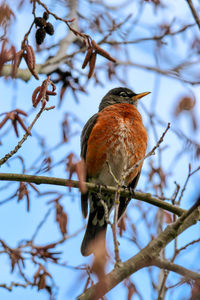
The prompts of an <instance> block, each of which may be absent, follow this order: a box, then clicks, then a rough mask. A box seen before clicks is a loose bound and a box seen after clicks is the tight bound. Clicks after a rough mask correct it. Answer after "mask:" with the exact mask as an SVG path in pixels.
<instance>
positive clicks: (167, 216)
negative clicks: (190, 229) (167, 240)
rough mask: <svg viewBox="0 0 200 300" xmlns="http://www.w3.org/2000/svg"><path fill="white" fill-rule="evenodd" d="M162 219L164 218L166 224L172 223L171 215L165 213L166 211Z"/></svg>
mask: <svg viewBox="0 0 200 300" xmlns="http://www.w3.org/2000/svg"><path fill="white" fill-rule="evenodd" d="M164 217H165V222H166V223H167V224H170V223H172V222H173V217H172V214H171V213H169V212H167V211H164Z"/></svg>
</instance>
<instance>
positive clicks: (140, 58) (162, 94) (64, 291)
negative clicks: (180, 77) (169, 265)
mask: <svg viewBox="0 0 200 300" xmlns="http://www.w3.org/2000/svg"><path fill="white" fill-rule="evenodd" d="M107 2H108V4H111V3H112V5H113V3H114V1H112V2H111V1H107ZM116 2H117V1H116ZM118 2H120V1H118ZM163 2H165V1H163ZM168 2H170V10H169V9H168V10H166V12H165V13H164V15H162V16H159V14H154V12H153V11H152V7H151V6H150V5H149V6H147V8H146V11H145V12H144V13H143V21H144V24H145V23H146V27H148V24H153V23H154V21H155V23H156V22H157V21H158V20H159V18H160V21H163V19H165V20H166V21H170V20H171V19H172V18H173V17H174V14H175V15H176V17H177V18H179V19H182V20H183V21H184V20H185V19H187V20H191V23H192V22H193V19H192V16H191V13H190V11H189V9H188V7H187V5H186V3H185V2H186V1H182V0H177V1H172V0H171V1H168ZM51 7H53V9H55V11H56V12H57V13H58V12H60V13H61V10H62V7H61V5H60V4H57V5H55V6H54V4H53V2H52V3H51V5H50V7H49V8H51ZM28 9H29V11H28ZM88 9H89V6H88V5H87V3H86V1H82V2H81V8H80V10H81V11H84V13H85V14H86V13H87V10H88ZM25 11H26V13H24V10H22V11H20V12H19V13H17V23H16V24H17V25H15V26H14V27H12V40H13V42H14V44H15V45H16V47H17V48H19V47H20V41H21V40H22V38H23V35H24V32H25V31H26V30H25V31H24V27H26V26H27V27H28V26H29V25H30V24H31V22H32V19H31V9H30V6H29V5H27V9H26V7H25ZM42 11H43V10H42ZM127 11H128V13H131V14H134V11H135V4H134V3H132V4H131V5H129V6H128V7H127ZM127 11H126V10H124V11H123V14H125V13H127ZM39 12H40V10H38V15H40V13H39ZM51 21H52V23H53V24H55V30H56V34H55V37H54V38H55V40H56V39H60V34H63V35H65V32H64V30H66V29H64V27H63V25H59V24H58V22H57V23H56V22H54V20H53V18H51ZM188 23H189V21H188ZM151 26H152V25H151ZM194 30H195V29H194ZM153 31H155V32H156V28H152V34H153V33H154V32H153ZM146 34H147V30H146V28H145V26H144V28H136V29H134V32H133V36H134V38H138V37H142V36H145V35H146ZM94 39H95V40H96V41H98V35H97V36H95V35H94ZM31 42H33V37H32V39H31V40H30V43H31ZM177 43H180V47H179V52H178V53H177V50H176V51H174V48H173V45H171V44H170V42H169V44H168V46H167V51H168V53H170V57H171V58H172V62H171V63H172V64H173V63H174V61H176V62H178V61H179V60H180V61H181V60H182V58H183V57H184V56H185V54H186V50H187V46H186V45H184V41H183V40H179V39H178V41H177ZM153 51H154V44H153V43H151V42H148V43H143V44H142V47H141V45H140V44H139V45H131V46H129V52H130V56H131V57H133V58H134V60H135V62H138V63H139V62H140V63H142V62H143V63H145V64H148V65H153V64H154V60H153V56H152V52H153ZM46 56H47V53H45V54H44V56H43V55H41V54H40V55H37V62H42V61H43V59H44V57H46ZM98 59H99V58H98ZM100 62H101V59H99V61H98V60H97V65H98V63H100ZM22 66H23V65H22ZM197 67H198V66H197ZM185 74H186V75H187V76H189V75H190V72H189V71H188V70H186V71H185ZM192 74H193V73H192ZM45 78H46V77H45V76H40V82H42V80H44V79H45ZM127 78H128V80H127V86H128V87H131V88H132V89H133V90H134V91H135V92H136V93H140V92H144V91H151V92H152V94H151V95H149V96H147V97H145V98H144V99H143V100H142V105H141V106H139V111H140V112H141V114H142V116H143V120H144V123H145V124H147V123H148V118H147V116H146V114H145V111H144V109H143V106H145V107H146V108H147V109H148V110H150V111H154V112H156V113H157V114H158V115H159V116H162V119H163V120H164V121H165V122H166V124H167V122H171V126H172V127H173V126H174V127H175V126H176V127H177V126H178V127H180V128H182V130H183V132H184V133H185V134H186V135H188V136H191V135H193V133H192V132H191V129H190V128H189V126H188V123H187V122H186V121H185V119H184V118H180V120H178V122H177V120H176V121H175V120H174V119H173V117H172V108H173V107H174V104H173V103H174V102H175V101H176V99H178V97H179V96H180V95H183V94H186V93H189V92H190V89H191V87H189V86H188V85H186V84H183V83H181V82H178V81H177V80H174V79H169V78H166V77H163V76H160V75H159V76H158V75H156V74H154V73H152V72H147V71H144V70H141V69H138V68H132V69H130V70H129V72H128V75H127ZM101 79H102V81H103V82H104V84H105V86H104V87H101V86H94V81H93V79H91V81H90V83H89V84H88V89H87V90H88V94H87V95H85V94H79V95H78V98H79V104H77V103H76V102H75V101H74V99H73V96H72V94H71V93H70V92H69V91H68V92H67V93H66V94H65V99H64V101H63V105H62V107H61V109H58V108H57V107H56V108H55V109H54V110H52V111H48V112H45V113H44V114H43V115H42V117H41V118H40V119H39V120H38V122H37V123H36V125H35V126H34V129H33V133H37V134H39V135H40V136H43V137H45V139H46V149H47V152H48V149H51V148H52V147H53V146H54V145H57V143H58V142H59V141H60V139H61V131H60V129H59V125H60V122H61V121H62V118H63V114H64V112H66V113H72V114H76V116H78V118H79V119H80V123H79V124H72V132H76V131H77V132H78V134H77V135H76V136H75V137H73V138H72V139H71V140H70V143H68V144H65V145H63V147H61V148H60V149H59V150H58V151H54V152H53V159H54V163H56V162H57V161H59V160H60V159H61V158H64V157H66V156H67V155H68V154H69V153H71V152H74V153H75V154H76V155H77V157H79V153H80V134H81V129H82V127H83V125H84V123H85V122H86V121H87V120H88V118H89V117H91V116H92V115H93V114H94V113H96V112H97V110H98V105H99V102H100V100H101V98H102V97H103V96H104V95H105V93H106V92H107V91H108V90H110V89H111V88H114V87H116V86H118V85H119V83H116V82H115V81H113V82H109V81H108V80H107V79H106V78H104V77H103V73H102V76H101ZM158 83H159V91H157V92H158V100H157V102H156V106H155V107H152V103H154V102H153V101H154V100H155V98H154V97H157V95H156V92H155V89H156V88H157V87H158ZM37 86H38V82H36V80H35V79H34V78H32V79H31V80H30V81H29V82H28V83H24V82H22V81H21V80H16V81H15V82H14V83H13V82H11V80H10V79H8V80H7V81H6V80H4V79H2V78H1V80H0V90H1V97H0V113H1V112H4V111H9V110H11V109H13V107H20V108H22V109H23V110H24V111H27V112H30V115H29V117H28V121H27V123H28V124H30V122H31V120H32V119H33V118H34V115H35V111H33V110H32V108H31V94H32V91H33V90H34V89H35V88H36V87H37ZM59 88H60V86H59V84H58V85H57V90H58V91H59ZM192 93H194V95H195V96H196V99H197V103H199V87H198V86H194V87H192ZM57 103H58V98H57V97H51V99H50V103H49V105H54V104H56V105H57ZM196 113H197V115H198V114H199V113H200V109H199V105H197V106H196ZM163 131H164V127H160V128H158V132H159V134H160V135H161V134H162V132H163ZM22 134H23V131H21V130H20V137H21V136H22ZM194 137H195V138H196V137H200V135H199V132H197V133H195V136H194ZM2 142H3V146H1V147H0V157H3V156H4V155H5V154H6V153H7V152H9V151H10V150H11V149H13V148H14V146H15V145H16V143H17V139H16V137H15V133H14V131H12V130H11V131H10V132H9V134H8V135H6V136H4V137H3V138H2ZM155 143H156V141H155V140H154V137H153V134H152V132H149V145H148V147H149V148H148V149H149V150H150V149H151V148H152V147H153V146H154V145H155ZM165 143H166V144H167V145H168V149H167V151H165V152H164V153H163V166H164V168H165V170H166V171H167V170H168V168H170V171H171V170H172V169H173V168H172V166H171V163H172V164H173V158H174V155H173V153H174V152H177V151H178V150H179V151H185V150H184V149H182V144H181V143H179V142H178V140H177V138H176V136H175V135H174V134H172V133H171V132H169V133H168V134H167V136H166V139H165V142H164V144H165ZM38 147H39V146H38V142H37V140H36V139H35V138H34V134H33V137H31V138H29V139H27V141H26V142H25V143H24V145H23V147H22V149H20V151H19V152H18V155H23V156H24V157H25V158H26V163H27V166H31V165H32V164H33V162H34V161H35V159H36V157H37V156H38V151H37V149H38ZM184 157H185V164H184V163H183V161H184V159H181V160H180V161H178V162H177V163H176V164H175V168H174V169H173V174H172V177H171V179H170V181H169V183H168V184H169V185H168V191H167V193H166V194H167V195H168V196H171V194H172V193H173V190H174V180H177V182H178V183H179V184H181V185H183V183H184V181H185V179H186V177H187V172H188V171H187V170H188V159H186V155H185V156H184ZM197 163H198V162H196V161H195V160H193V161H192V165H193V166H195V165H197ZM38 165H39V164H38ZM147 168H148V162H147V161H145V163H144V170H146V169H147ZM1 172H13V173H21V172H22V168H21V164H20V161H19V159H17V158H16V159H14V158H13V159H11V160H10V162H9V164H8V165H3V166H2V167H1ZM26 173H27V174H32V171H31V170H29V167H27V172H26ZM33 173H34V172H33ZM40 175H46V174H45V173H44V174H42V173H41V174H40ZM50 176H55V177H64V178H65V176H66V173H65V170H64V166H63V165H61V166H58V167H55V168H53V170H52V172H51V174H50ZM74 179H76V178H75V177H74ZM145 185H146V182H145V178H144V176H141V179H140V181H139V184H138V187H137V188H138V189H139V190H140V189H141V190H143V191H144V192H148V190H147V191H146V190H144V186H145ZM17 186H18V183H9V184H7V183H6V182H3V183H1V182H0V188H2V191H1V199H0V200H4V199H6V198H7V197H9V196H10V195H12V193H13V191H14V190H15V187H17ZM198 186H199V175H196V176H194V177H192V178H191V181H190V183H189V186H188V189H187V190H186V192H185V194H184V198H183V203H182V205H183V206H184V208H188V207H190V206H191V204H192V201H193V199H194V194H195V193H196V191H197V188H198ZM38 188H39V190H40V191H49V189H50V190H55V188H54V187H53V186H52V187H49V186H41V187H40V186H39V187H38ZM57 189H58V188H57V187H56V190H57ZM59 190H60V191H62V192H63V193H66V196H65V197H64V198H63V199H62V201H61V202H62V204H63V205H64V207H65V209H66V212H67V213H68V216H69V220H68V222H69V223H68V231H69V234H71V233H73V232H75V231H77V230H79V229H80V228H81V227H82V226H84V224H85V222H84V221H83V219H82V217H81V210H80V194H79V192H78V191H76V190H73V191H72V193H71V194H70V195H69V191H68V189H66V188H64V187H59ZM52 199H53V196H52ZM49 200H51V197H49V196H46V197H45V196H43V197H37V195H36V193H35V192H34V191H33V192H32V194H31V210H30V212H29V213H27V212H26V203H25V201H21V203H20V204H19V203H17V202H16V200H14V201H13V200H12V201H10V202H9V203H7V204H6V205H1V206H0V220H1V231H0V238H1V239H3V240H4V239H5V240H6V241H7V243H8V245H10V246H11V247H16V245H17V243H18V241H19V240H23V239H24V240H26V239H29V238H30V236H31V235H32V234H33V233H34V231H35V228H36V226H37V224H39V222H40V221H41V220H42V218H43V216H44V214H45V213H46V212H47V211H48V210H49V208H50V205H49V204H48V201H49ZM147 206H148V204H147ZM130 217H131V218H133V219H134V222H135V225H136V224H137V226H138V230H140V231H141V241H142V243H143V246H145V245H146V243H147V242H148V236H147V234H146V232H145V228H144V226H143V224H142V223H141V222H140V214H139V212H137V209H135V210H132V211H131V213H130ZM191 235H192V236H193V238H194V239H195V237H196V238H198V237H199V230H197V229H196V228H190V229H189V230H187V231H186V232H185V233H184V234H183V235H182V238H181V241H179V243H180V245H181V244H184V243H185V241H187V239H188V237H190V236H191ZM82 237H83V231H82V232H81V233H79V234H78V235H77V236H76V237H75V238H72V239H71V240H70V242H67V243H65V244H64V245H62V246H60V247H57V248H56V250H58V251H59V250H61V251H62V258H61V261H62V262H67V263H68V264H69V265H70V266H78V265H81V264H87V263H90V262H91V260H92V259H91V257H89V258H83V257H82V256H81V254H80V244H81V239H82ZM59 238H61V234H60V232H59V229H58V226H57V224H56V223H55V212H54V210H52V211H51V212H50V215H49V218H48V220H47V222H46V224H45V226H44V227H43V229H42V230H41V231H40V233H39V234H38V236H37V239H36V243H38V244H40V243H43V244H45V243H49V242H53V241H55V240H57V239H59ZM110 239H111V233H110V231H109V232H108V236H107V240H110ZM119 240H120V254H121V257H122V260H127V259H128V258H130V257H131V256H133V255H134V254H136V253H137V252H138V250H137V248H136V247H135V246H134V244H133V243H131V242H129V241H128V240H127V239H124V238H120V239H119ZM170 247H171V245H169V246H168V247H167V252H168V251H169V253H170ZM108 249H109V251H110V252H111V253H112V251H113V250H112V245H110V244H109V245H108ZM198 251H199V250H197V249H195V250H194V252H193V255H194V256H195V257H196V255H197V254H198ZM185 259H186V261H187V266H188V267H190V265H192V263H193V260H192V257H186V258H185ZM9 264H10V262H9V260H8V257H7V256H6V255H1V256H0V266H1V272H0V283H1V282H7V283H9V282H10V281H12V280H13V281H20V280H19V277H18V274H17V272H16V273H15V272H14V274H12V275H11V274H10V272H9V270H10V268H9ZM26 267H27V270H28V273H29V274H32V273H33V272H35V270H34V268H33V266H32V264H30V263H29V262H26ZM111 269H112V265H109V266H108V270H111ZM48 270H49V271H50V273H51V272H52V273H53V274H54V279H55V284H56V285H58V286H59V288H60V290H59V294H58V298H57V299H58V300H62V299H65V300H70V299H75V297H76V296H77V295H78V294H80V293H81V292H82V290H83V286H84V284H85V282H86V276H85V274H84V272H83V273H81V272H79V271H77V270H73V269H71V268H65V267H61V266H56V265H49V266H48ZM156 272H157V270H155V271H154V273H156ZM81 274H82V275H81ZM83 274H84V277H83ZM131 278H133V280H134V283H135V284H136V286H137V287H138V290H139V292H140V293H141V294H142V296H143V299H144V300H149V299H154V298H153V295H152V294H151V293H152V290H151V282H150V281H149V277H148V276H147V271H146V270H140V271H138V272H137V273H136V274H134V275H133V276H131ZM171 278H173V276H172V277H171ZM141 282H143V283H144V285H145V288H144V287H142V285H141ZM122 285H123V283H121V284H119V285H118V286H117V287H116V288H114V289H113V290H112V291H111V292H110V293H108V295H107V299H108V300H114V299H125V297H126V294H127V291H126V290H125V289H123V288H122ZM36 297H37V299H38V300H46V299H48V295H47V293H46V292H45V291H40V292H37V291H36V289H35V288H33V289H31V288H27V289H22V288H15V289H14V291H13V292H12V293H9V292H8V291H6V290H4V289H0V299H6V300H11V299H12V300H13V299H20V300H25V299H29V300H32V299H36ZM188 297H189V289H188V288H187V287H186V286H183V288H182V291H181V292H180V289H178V290H177V292H176V293H175V294H173V296H170V295H169V294H168V296H167V297H166V300H168V299H172V300H173V299H174V300H175V299H188ZM133 299H135V300H137V299H139V298H137V296H136V297H135V298H133Z"/></svg>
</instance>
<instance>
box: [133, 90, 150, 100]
mask: <svg viewBox="0 0 200 300" xmlns="http://www.w3.org/2000/svg"><path fill="white" fill-rule="evenodd" d="M150 93H151V92H144V93H140V94H137V95H135V96H133V97H132V100H133V101H135V100H138V99H141V98H143V97H144V96H146V95H149V94H150Z"/></svg>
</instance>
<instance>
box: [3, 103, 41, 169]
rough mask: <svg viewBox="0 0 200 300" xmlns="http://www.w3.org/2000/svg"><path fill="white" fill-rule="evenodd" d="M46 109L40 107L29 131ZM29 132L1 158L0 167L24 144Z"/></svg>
mask: <svg viewBox="0 0 200 300" xmlns="http://www.w3.org/2000/svg"><path fill="white" fill-rule="evenodd" d="M43 111H44V107H42V108H41V109H40V111H39V112H38V113H37V115H36V116H35V118H34V120H33V122H32V123H31V125H30V126H29V127H28V131H29V132H30V131H31V129H32V128H33V126H34V124H35V122H36V121H37V120H38V118H39V117H40V116H41V114H42V112H43ZM28 136H29V134H28V133H27V132H26V133H25V134H24V136H23V138H22V139H21V140H20V141H19V143H18V144H17V146H16V147H15V148H14V149H13V150H12V151H10V152H9V153H7V154H6V155H5V156H4V157H3V158H1V159H0V167H1V166H2V165H3V164H4V163H5V162H7V160H8V159H9V158H11V157H12V156H13V155H14V154H15V153H16V152H17V151H18V150H19V149H20V148H21V146H22V144H23V143H24V142H25V141H26V139H27V138H28Z"/></svg>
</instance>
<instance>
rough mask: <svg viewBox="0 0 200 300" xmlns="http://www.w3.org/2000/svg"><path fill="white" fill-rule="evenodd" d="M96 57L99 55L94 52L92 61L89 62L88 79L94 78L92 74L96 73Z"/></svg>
mask: <svg viewBox="0 0 200 300" xmlns="http://www.w3.org/2000/svg"><path fill="white" fill-rule="evenodd" d="M96 57H97V53H96V52H93V53H92V55H91V59H90V61H89V65H90V70H89V73H88V79H90V78H91V77H92V74H93V72H94V68H95V63H96Z"/></svg>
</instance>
